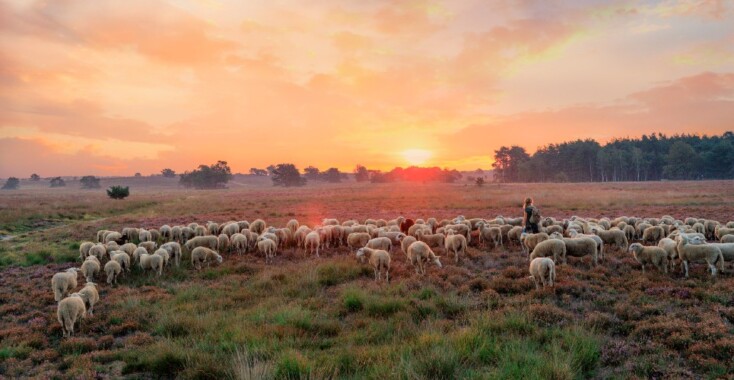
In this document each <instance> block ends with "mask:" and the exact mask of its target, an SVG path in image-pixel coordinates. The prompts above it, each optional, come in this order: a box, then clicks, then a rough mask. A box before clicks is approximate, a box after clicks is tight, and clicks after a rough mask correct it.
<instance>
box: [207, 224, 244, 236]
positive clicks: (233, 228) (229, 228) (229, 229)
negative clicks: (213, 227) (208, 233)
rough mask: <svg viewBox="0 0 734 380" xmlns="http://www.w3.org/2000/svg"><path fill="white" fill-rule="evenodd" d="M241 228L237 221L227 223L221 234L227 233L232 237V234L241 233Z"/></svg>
mask: <svg viewBox="0 0 734 380" xmlns="http://www.w3.org/2000/svg"><path fill="white" fill-rule="evenodd" d="M240 229H241V228H240V225H239V224H237V223H227V224H225V225H224V227H223V228H222V232H220V233H219V234H220V235H221V234H225V235H227V237H232V235H234V234H237V233H239V232H240ZM212 235H214V234H212Z"/></svg>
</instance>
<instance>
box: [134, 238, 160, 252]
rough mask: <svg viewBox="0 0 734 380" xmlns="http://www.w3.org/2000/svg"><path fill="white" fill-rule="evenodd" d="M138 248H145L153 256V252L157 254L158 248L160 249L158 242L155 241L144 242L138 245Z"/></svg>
mask: <svg viewBox="0 0 734 380" xmlns="http://www.w3.org/2000/svg"><path fill="white" fill-rule="evenodd" d="M138 247H143V248H145V250H146V251H148V253H150V254H153V252H155V249H156V247H158V244H156V242H154V241H144V242H142V243H140V244H138Z"/></svg>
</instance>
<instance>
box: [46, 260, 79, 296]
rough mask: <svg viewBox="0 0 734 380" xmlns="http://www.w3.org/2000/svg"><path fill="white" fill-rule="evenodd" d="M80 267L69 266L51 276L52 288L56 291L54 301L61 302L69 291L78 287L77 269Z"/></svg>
mask: <svg viewBox="0 0 734 380" xmlns="http://www.w3.org/2000/svg"><path fill="white" fill-rule="evenodd" d="M78 270H79V268H69V269H67V270H66V271H65V272H59V273H56V274H54V276H53V277H51V290H52V291H53V292H54V301H56V302H59V301H61V299H62V298H64V297H66V296H67V295H68V294H69V292H71V291H72V290H74V288H76V279H77V271H78Z"/></svg>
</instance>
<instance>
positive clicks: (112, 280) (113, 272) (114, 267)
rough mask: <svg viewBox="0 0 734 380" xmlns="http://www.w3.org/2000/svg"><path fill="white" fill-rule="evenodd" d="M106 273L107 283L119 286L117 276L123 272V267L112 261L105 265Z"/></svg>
mask: <svg viewBox="0 0 734 380" xmlns="http://www.w3.org/2000/svg"><path fill="white" fill-rule="evenodd" d="M104 272H105V273H107V283H108V284H110V285H112V284H117V276H119V275H120V273H121V272H122V266H121V265H120V263H118V262H117V261H115V260H110V261H108V262H107V264H105V265H104Z"/></svg>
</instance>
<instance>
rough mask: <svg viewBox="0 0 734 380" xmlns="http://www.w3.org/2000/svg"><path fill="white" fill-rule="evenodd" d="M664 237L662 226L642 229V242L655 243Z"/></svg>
mask: <svg viewBox="0 0 734 380" xmlns="http://www.w3.org/2000/svg"><path fill="white" fill-rule="evenodd" d="M664 237H665V231H664V230H663V227H661V226H652V227H647V228H645V230H644V231H642V239H641V240H642V242H643V243H644V242H650V243H653V244H657V243H658V242H659V241H660V239H662V238H664Z"/></svg>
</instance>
